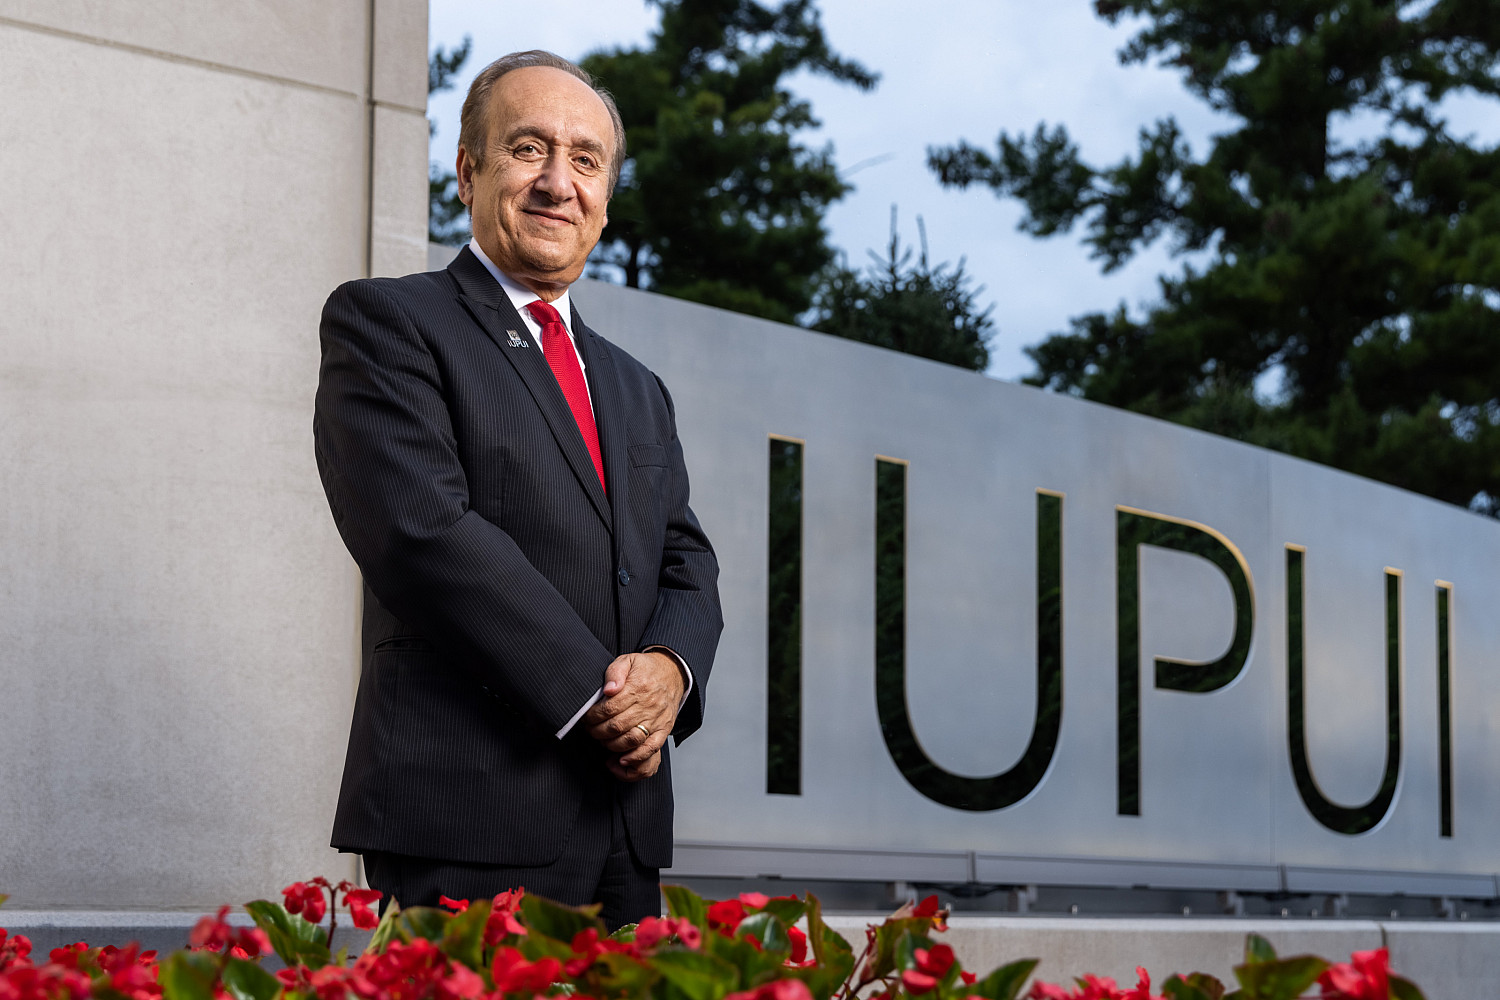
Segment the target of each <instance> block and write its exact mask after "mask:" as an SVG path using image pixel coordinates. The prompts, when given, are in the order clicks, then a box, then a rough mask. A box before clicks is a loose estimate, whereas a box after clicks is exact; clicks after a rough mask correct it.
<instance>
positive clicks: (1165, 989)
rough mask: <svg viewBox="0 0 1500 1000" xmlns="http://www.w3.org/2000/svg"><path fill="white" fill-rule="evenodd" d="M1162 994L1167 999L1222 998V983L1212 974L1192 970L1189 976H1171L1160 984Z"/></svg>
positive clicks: (1202, 999)
mask: <svg viewBox="0 0 1500 1000" xmlns="http://www.w3.org/2000/svg"><path fill="white" fill-rule="evenodd" d="M1161 993H1162V996H1164V997H1167V998H1168V1000H1222V998H1223V996H1224V984H1223V983H1221V982H1219V981H1218V980H1217V979H1215V978H1214V977H1213V976H1208V975H1204V974H1203V973H1201V972H1194V973H1193V974H1192V975H1189V976H1181V975H1178V976H1171V977H1169V978H1168V979H1167V981H1166V982H1164V983H1162V984H1161Z"/></svg>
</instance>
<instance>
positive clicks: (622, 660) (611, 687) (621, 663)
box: [604, 654, 633, 698]
mask: <svg viewBox="0 0 1500 1000" xmlns="http://www.w3.org/2000/svg"><path fill="white" fill-rule="evenodd" d="M632 662H633V660H632V658H631V655H630V654H626V655H625V656H617V657H615V659H614V660H613V661H612V662H611V663H610V665H609V666H607V667H605V668H604V697H605V698H609V697H610V696H612V695H616V694H619V693H620V692H621V691H623V690H624V689H625V680H626V678H628V677H629V676H630V666H631V663H632Z"/></svg>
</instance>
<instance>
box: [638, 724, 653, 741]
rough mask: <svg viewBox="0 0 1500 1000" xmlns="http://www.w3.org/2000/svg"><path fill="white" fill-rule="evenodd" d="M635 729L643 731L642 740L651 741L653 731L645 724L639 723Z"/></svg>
mask: <svg viewBox="0 0 1500 1000" xmlns="http://www.w3.org/2000/svg"><path fill="white" fill-rule="evenodd" d="M635 728H637V729H639V730H640V731H641V738H642V739H646V740H649V739H650V738H651V730H649V729H647V728H646V727H645V725H644V724H643V723H640V722H637V723H636V724H635Z"/></svg>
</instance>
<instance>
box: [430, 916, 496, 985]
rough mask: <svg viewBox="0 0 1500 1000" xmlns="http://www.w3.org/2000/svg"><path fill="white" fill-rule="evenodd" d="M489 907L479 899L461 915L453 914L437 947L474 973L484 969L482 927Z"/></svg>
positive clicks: (487, 919) (486, 919)
mask: <svg viewBox="0 0 1500 1000" xmlns="http://www.w3.org/2000/svg"><path fill="white" fill-rule="evenodd" d="M491 906H492V904H491V903H490V901H489V900H487V899H480V900H476V901H475V902H473V903H470V904H469V908H468V909H467V910H465V911H463V912H462V913H456V914H454V915H453V916H452V917H450V918H449V919H448V926H447V929H446V930H445V931H444V932H443V939H442V941H441V943H440V944H439V945H438V946H439V947H440V948H442V950H443V954H445V955H447V956H448V957H449V958H451V959H453V960H454V961H456V962H462V963H463V964H464V965H467V966H468V967H469V968H471V969H473V970H474V971H475V972H480V971H483V969H484V927H485V924H486V923H488V922H489V919H490V908H491Z"/></svg>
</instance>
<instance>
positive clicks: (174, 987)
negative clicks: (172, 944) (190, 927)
mask: <svg viewBox="0 0 1500 1000" xmlns="http://www.w3.org/2000/svg"><path fill="white" fill-rule="evenodd" d="M158 969H159V971H158V973H157V980H158V981H159V982H160V983H161V995H162V1000H214V983H215V982H216V981H217V980H218V978H219V956H218V955H215V954H214V953H213V952H208V951H175V952H173V953H172V954H171V955H168V956H167V959H166V961H164V962H162V963H161V965H160V966H159V967H158Z"/></svg>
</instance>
